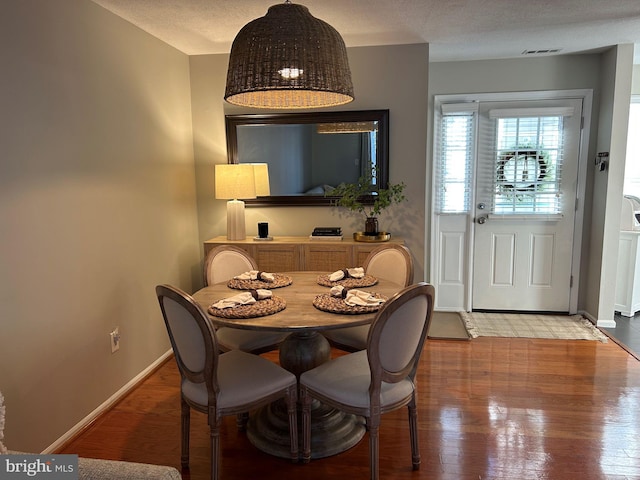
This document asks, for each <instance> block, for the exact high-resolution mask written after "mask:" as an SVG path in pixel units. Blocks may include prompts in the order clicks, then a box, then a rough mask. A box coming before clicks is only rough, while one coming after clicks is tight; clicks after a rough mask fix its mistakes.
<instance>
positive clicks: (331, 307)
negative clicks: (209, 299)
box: [313, 292, 388, 315]
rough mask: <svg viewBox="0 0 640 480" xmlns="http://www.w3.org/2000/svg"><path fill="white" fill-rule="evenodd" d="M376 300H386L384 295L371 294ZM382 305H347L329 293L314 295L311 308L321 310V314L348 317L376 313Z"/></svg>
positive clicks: (341, 299)
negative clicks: (346, 315) (339, 314)
mask: <svg viewBox="0 0 640 480" xmlns="http://www.w3.org/2000/svg"><path fill="white" fill-rule="evenodd" d="M371 295H373V296H374V297H376V298H382V299H383V300H388V298H387V297H385V296H384V295H380V294H379V293H373V292H371ZM382 305H384V303H383V304H380V305H367V306H364V305H355V306H352V305H347V304H346V303H345V301H344V298H340V297H334V296H333V295H331V294H329V293H321V294H320V295H316V298H314V299H313V306H314V307H316V308H317V309H318V310H322V311H323V312H330V313H342V314H348V315H357V314H359V313H371V312H377V311H378V310H380V307H382Z"/></svg>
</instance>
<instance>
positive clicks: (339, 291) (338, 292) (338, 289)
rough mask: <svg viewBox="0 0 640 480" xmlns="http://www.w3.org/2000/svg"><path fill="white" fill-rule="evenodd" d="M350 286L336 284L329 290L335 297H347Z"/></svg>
mask: <svg viewBox="0 0 640 480" xmlns="http://www.w3.org/2000/svg"><path fill="white" fill-rule="evenodd" d="M348 291H349V289H348V288H345V287H343V286H342V285H336V286H335V287H331V290H329V292H330V293H331V295H332V296H334V297H340V298H345V297H346V296H347V292H348Z"/></svg>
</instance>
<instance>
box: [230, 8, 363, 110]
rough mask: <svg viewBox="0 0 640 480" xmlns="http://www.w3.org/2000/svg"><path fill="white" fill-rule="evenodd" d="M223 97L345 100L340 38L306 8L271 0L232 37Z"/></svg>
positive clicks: (322, 103) (347, 73)
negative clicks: (271, 0) (277, 3)
mask: <svg viewBox="0 0 640 480" xmlns="http://www.w3.org/2000/svg"><path fill="white" fill-rule="evenodd" d="M224 98H225V100H227V101H228V102H229V103H232V104H235V105H242V106H247V107H257V108H273V109H289V108H291V109H295V108H317V107H331V106H336V105H344V104H345V103H349V102H351V101H352V100H353V84H352V82H351V70H350V69H349V63H348V60H347V49H346V47H345V44H344V41H343V40H342V37H341V36H340V34H339V33H338V32H337V31H336V29H335V28H333V27H332V26H331V25H329V24H328V23H326V22H323V21H322V20H319V19H317V18H315V17H313V16H312V15H311V14H310V13H309V9H307V7H305V6H302V5H294V4H292V3H289V1H288V0H287V2H286V3H283V4H280V5H274V6H272V7H270V8H269V10H268V12H267V14H266V15H265V16H264V17H261V18H258V19H256V20H253V21H252V22H249V23H248V24H247V25H245V26H244V27H243V28H242V29H241V30H240V32H239V33H238V35H237V36H236V38H235V40H234V41H233V45H232V46H231V55H230V57H229V70H228V72H227V88H226V91H225V96H224Z"/></svg>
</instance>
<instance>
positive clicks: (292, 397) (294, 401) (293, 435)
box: [286, 385, 298, 463]
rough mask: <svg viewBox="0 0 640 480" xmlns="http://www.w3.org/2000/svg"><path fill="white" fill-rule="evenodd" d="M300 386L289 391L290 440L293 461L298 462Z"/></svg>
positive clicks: (292, 387) (294, 386)
mask: <svg viewBox="0 0 640 480" xmlns="http://www.w3.org/2000/svg"><path fill="white" fill-rule="evenodd" d="M297 390H298V386H297V385H293V386H291V387H289V389H288V390H287V398H286V401H287V412H288V414H289V438H290V439H291V461H292V462H293V463H297V462H298V393H297Z"/></svg>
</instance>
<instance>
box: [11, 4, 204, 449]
mask: <svg viewBox="0 0 640 480" xmlns="http://www.w3.org/2000/svg"><path fill="white" fill-rule="evenodd" d="M0 59H2V60H1V62H2V66H1V69H2V75H1V76H0V82H1V85H2V86H1V88H0V105H1V108H0V152H1V156H2V157H1V159H0V225H1V227H0V244H1V245H2V250H1V252H0V390H2V393H3V394H4V396H5V403H6V428H5V444H6V445H7V446H8V447H9V448H11V449H15V450H25V451H34V452H39V451H42V450H44V449H45V448H47V447H48V446H50V445H51V444H52V443H53V442H55V441H56V439H58V438H59V437H61V436H62V435H64V434H65V432H67V431H69V430H70V429H72V428H73V427H74V425H76V424H77V423H78V422H80V421H81V420H82V419H83V418H85V417H86V416H87V415H89V414H90V413H91V412H93V411H94V409H96V408H97V407H98V406H100V405H101V404H102V403H103V402H105V401H107V400H108V399H109V398H110V397H111V396H112V395H113V394H114V393H115V392H117V391H118V390H119V389H120V388H121V387H122V386H123V385H125V384H126V383H127V382H129V381H130V380H131V379H132V378H134V377H135V376H136V375H138V374H139V373H140V372H142V371H143V370H144V369H145V368H146V367H148V366H149V365H150V364H152V363H153V362H154V361H155V360H157V359H158V358H159V357H160V356H161V355H163V354H164V353H165V352H167V351H168V350H169V342H168V340H167V334H166V331H165V328H164V325H163V323H162V317H161V315H160V310H159V307H158V304H157V300H156V298H155V293H154V287H155V285H156V284H158V283H164V282H166V283H172V284H176V285H179V286H182V287H183V288H185V289H191V288H192V285H193V283H194V272H195V269H197V268H198V267H199V265H198V263H199V248H198V247H199V243H198V233H197V223H196V204H195V181H194V170H193V148H192V139H193V137H192V131H191V106H190V94H189V59H188V57H187V56H186V55H184V54H181V53H180V52H178V51H176V50H175V49H173V48H170V47H168V46H167V45H166V44H163V43H162V42H160V41H158V40H157V39H155V38H153V37H151V36H150V35H148V34H146V33H144V32H142V31H141V30H139V29H137V28H134V27H133V26H132V25H131V24H129V23H127V22H125V21H124V20H122V19H120V18H118V17H116V16H114V15H113V14H111V13H109V12H107V11H106V10H104V9H103V8H101V7H99V6H98V5H96V4H94V3H92V2H88V1H86V0H57V1H55V2H52V1H50V0H20V1H9V2H0ZM198 279H199V272H198ZM115 326H119V327H120V333H121V335H122V342H121V348H120V350H119V351H118V352H116V353H115V354H111V349H110V343H109V332H110V331H111V330H112V329H113V327H115Z"/></svg>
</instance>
